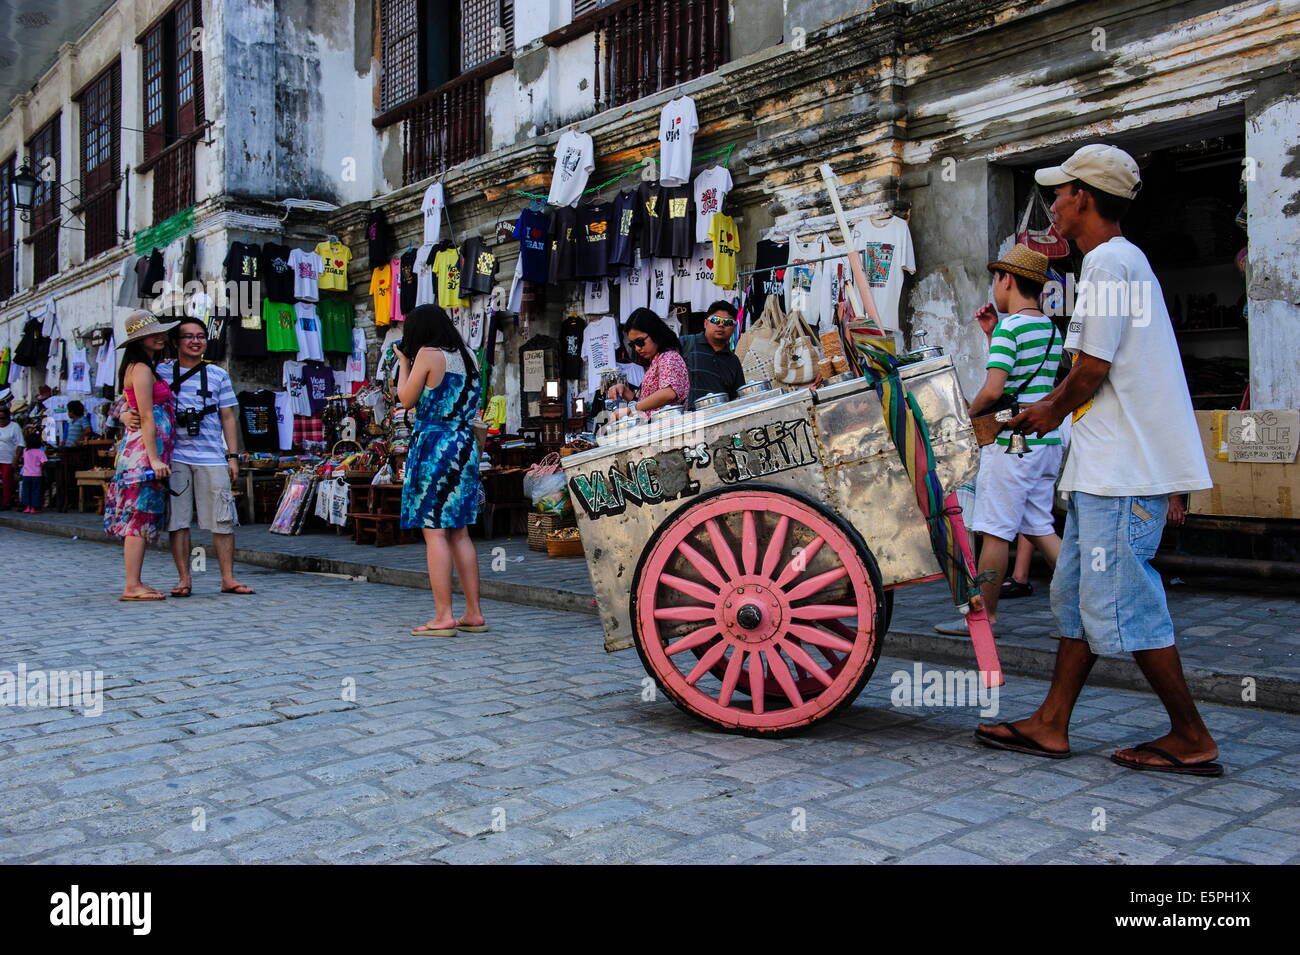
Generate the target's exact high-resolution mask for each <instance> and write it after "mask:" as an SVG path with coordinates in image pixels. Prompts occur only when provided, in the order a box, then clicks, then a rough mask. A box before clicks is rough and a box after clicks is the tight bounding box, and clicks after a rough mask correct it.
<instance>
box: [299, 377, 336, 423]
mask: <svg viewBox="0 0 1300 955" xmlns="http://www.w3.org/2000/svg"><path fill="white" fill-rule="evenodd" d="M302 380H303V382H304V383H305V384H306V386H307V402H308V404H309V405H310V406H311V413H312V414H313V415H318V414H320V413H321V412H322V411H324V410H325V404H326V400H327V399H328V398H329V396H330V395H332V394H334V372H333V371H332V370H331V369H330V367H329V366H328V365H304V366H303V369H302Z"/></svg>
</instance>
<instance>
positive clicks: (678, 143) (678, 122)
mask: <svg viewBox="0 0 1300 955" xmlns="http://www.w3.org/2000/svg"><path fill="white" fill-rule="evenodd" d="M699 128H700V121H699V118H698V117H697V116H696V115H695V100H693V99H691V98H690V97H689V96H682V97H679V98H677V99H675V100H670V101H669V102H668V103H666V104H664V109H663V112H662V113H660V114H659V163H660V165H659V184H660V185H662V186H681V185H685V184H686V183H688V182H690V181H691V152H692V150H693V149H694V147H695V133H696V130H698V129H699Z"/></svg>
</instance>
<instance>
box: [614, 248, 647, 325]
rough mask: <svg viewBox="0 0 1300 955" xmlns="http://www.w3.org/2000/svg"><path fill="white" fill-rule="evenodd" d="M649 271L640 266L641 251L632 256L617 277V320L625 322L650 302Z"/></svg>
mask: <svg viewBox="0 0 1300 955" xmlns="http://www.w3.org/2000/svg"><path fill="white" fill-rule="evenodd" d="M647 271H649V270H648V269H647V268H646V267H645V266H644V265H642V264H641V250H640V249H637V250H636V251H635V252H634V253H633V255H632V264H631V265H628V266H624V267H623V268H622V269H621V270H620V271H619V276H618V320H619V321H620V322H626V321H627V320H628V319H629V318H631V317H632V313H633V312H634V311H636V310H637V309H638V308H645V307H646V304H647V303H648V302H649V301H650V283H649V281H648V276H647V275H646V273H647Z"/></svg>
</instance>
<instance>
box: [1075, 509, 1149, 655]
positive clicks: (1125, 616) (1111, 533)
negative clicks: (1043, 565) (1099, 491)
mask: <svg viewBox="0 0 1300 955" xmlns="http://www.w3.org/2000/svg"><path fill="white" fill-rule="evenodd" d="M1168 512H1169V498H1168V496H1167V495H1164V494H1158V495H1155V496H1153V497H1101V496H1099V495H1096V494H1085V493H1083V492H1082V491H1072V492H1070V504H1069V507H1068V508H1067V510H1066V517H1065V535H1064V537H1063V538H1062V540H1061V556H1060V559H1059V560H1058V561H1057V562H1056V573H1055V574H1053V575H1052V612H1053V613H1054V614H1055V615H1056V623H1057V627H1058V628H1059V629H1060V633H1061V636H1063V637H1071V638H1073V639H1076V640H1085V639H1086V640H1087V641H1088V646H1089V647H1091V648H1092V652H1093V653H1132V652H1133V651H1135V650H1159V649H1162V648H1164V647H1171V646H1173V645H1174V624H1173V621H1172V620H1171V619H1170V618H1169V606H1168V604H1167V603H1166V602H1165V589H1164V586H1163V585H1162V584H1161V582H1160V575H1159V574H1158V573H1156V571H1155V570H1154V569H1153V568H1152V567H1151V563H1150V561H1151V558H1152V557H1154V556H1155V553H1156V548H1157V547H1159V546H1160V537H1161V535H1162V534H1163V533H1164V529H1165V517H1166V515H1167V514H1168Z"/></svg>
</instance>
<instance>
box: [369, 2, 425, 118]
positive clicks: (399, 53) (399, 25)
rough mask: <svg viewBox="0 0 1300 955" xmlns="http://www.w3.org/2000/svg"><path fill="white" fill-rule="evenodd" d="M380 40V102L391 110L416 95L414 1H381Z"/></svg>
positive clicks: (416, 15) (417, 53)
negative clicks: (381, 66) (381, 67)
mask: <svg viewBox="0 0 1300 955" xmlns="http://www.w3.org/2000/svg"><path fill="white" fill-rule="evenodd" d="M379 37H380V47H381V63H382V65H383V77H382V79H381V81H380V96H379V102H380V107H381V108H382V109H386V110H387V109H392V108H393V107H394V106H397V105H398V104H400V103H405V102H406V101H407V100H409V99H414V98H415V95H416V94H417V93H418V92H419V76H420V12H419V4H418V3H417V0H383V4H382V6H381V7H380V25H379Z"/></svg>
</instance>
